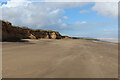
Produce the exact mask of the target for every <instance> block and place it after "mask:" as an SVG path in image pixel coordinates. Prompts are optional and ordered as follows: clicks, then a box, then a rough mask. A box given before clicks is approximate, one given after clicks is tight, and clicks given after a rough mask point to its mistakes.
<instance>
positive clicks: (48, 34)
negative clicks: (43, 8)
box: [0, 20, 62, 41]
mask: <svg viewBox="0 0 120 80" xmlns="http://www.w3.org/2000/svg"><path fill="white" fill-rule="evenodd" d="M0 23H2V25H1V27H2V41H16V40H20V39H41V38H45V39H62V36H61V35H60V33H59V32H56V31H50V30H40V29H37V30H34V29H29V28H26V27H19V26H13V25H12V24H11V23H10V22H5V21H3V20H0Z"/></svg>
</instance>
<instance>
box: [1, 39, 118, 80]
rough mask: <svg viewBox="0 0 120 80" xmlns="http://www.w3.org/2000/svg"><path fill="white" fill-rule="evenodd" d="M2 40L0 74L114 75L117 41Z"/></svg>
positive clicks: (92, 76)
mask: <svg viewBox="0 0 120 80" xmlns="http://www.w3.org/2000/svg"><path fill="white" fill-rule="evenodd" d="M29 41H30V42H3V48H2V49H3V54H2V57H3V74H2V75H3V78H117V77H118V45H117V44H115V43H109V42H98V43H96V42H92V41H89V40H82V39H80V40H79V39H76V40H72V39H64V40H49V39H46V40H45V39H41V40H29Z"/></svg>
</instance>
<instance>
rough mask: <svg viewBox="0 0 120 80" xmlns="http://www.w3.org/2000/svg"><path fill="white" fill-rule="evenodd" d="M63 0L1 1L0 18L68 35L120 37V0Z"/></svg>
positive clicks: (15, 23) (20, 24)
mask: <svg viewBox="0 0 120 80" xmlns="http://www.w3.org/2000/svg"><path fill="white" fill-rule="evenodd" d="M40 1H42V2H40ZM59 1H60V0H59ZM63 1H65V0H63ZM63 1H61V2H53V0H52V2H49V0H34V2H33V0H2V1H0V5H1V6H0V15H1V14H2V15H1V16H0V19H2V20H5V21H9V22H12V23H13V25H18V26H24V27H29V28H33V29H45V30H55V31H59V32H60V33H61V34H62V35H68V36H78V37H98V38H117V35H118V2H94V1H95V0H94V1H93V2H73V0H70V1H72V2H63ZM109 1H112V0H109ZM1 9H2V11H1Z"/></svg>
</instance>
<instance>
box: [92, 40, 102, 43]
mask: <svg viewBox="0 0 120 80" xmlns="http://www.w3.org/2000/svg"><path fill="white" fill-rule="evenodd" d="M92 42H95V43H99V42H101V41H96V40H92Z"/></svg>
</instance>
